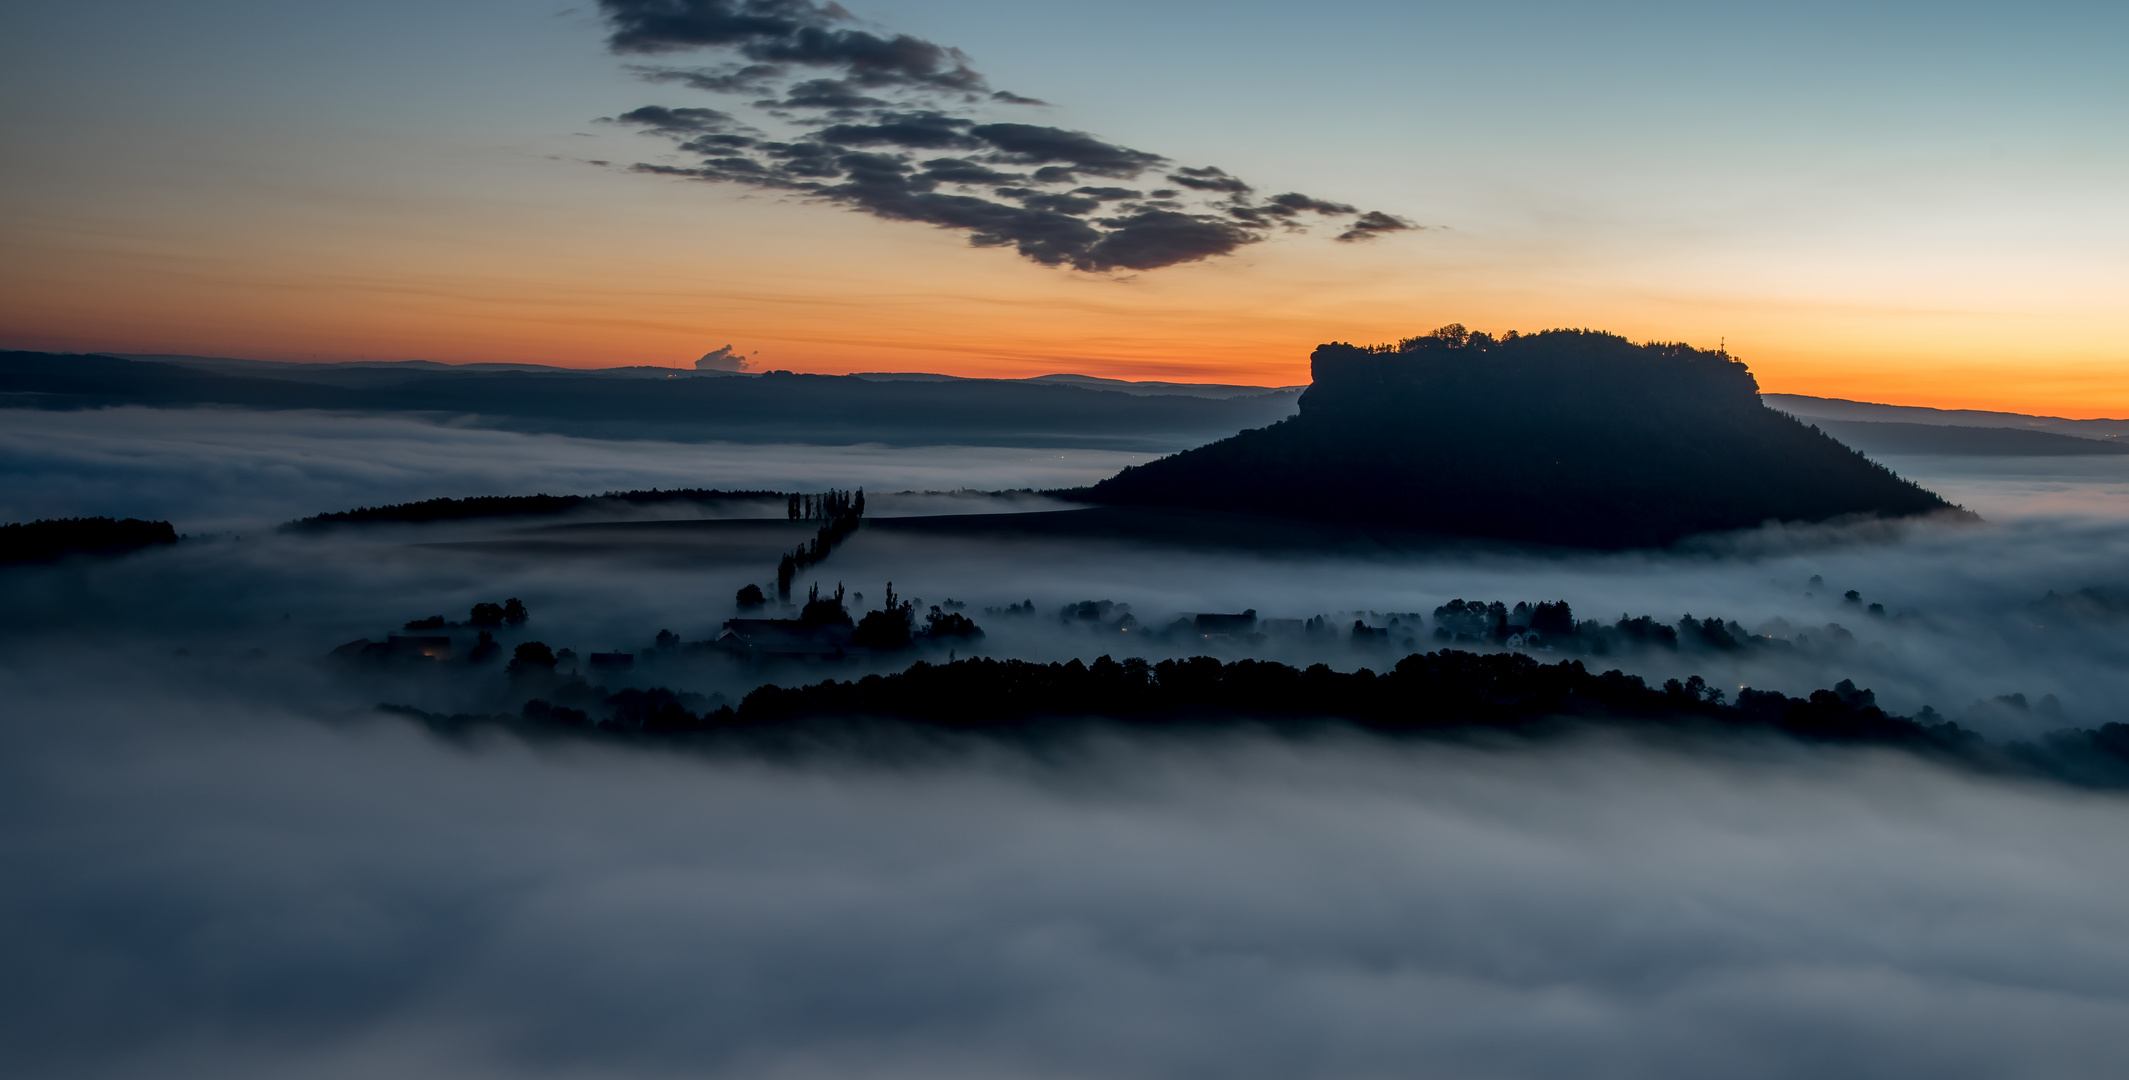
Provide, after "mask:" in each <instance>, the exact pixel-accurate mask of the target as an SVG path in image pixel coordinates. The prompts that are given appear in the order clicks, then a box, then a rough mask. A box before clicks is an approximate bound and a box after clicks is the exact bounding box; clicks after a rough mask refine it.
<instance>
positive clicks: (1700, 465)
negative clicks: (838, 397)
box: [1074, 326, 1957, 548]
mask: <svg viewBox="0 0 2129 1080" xmlns="http://www.w3.org/2000/svg"><path fill="white" fill-rule="evenodd" d="M1310 363H1311V367H1312V369H1313V371H1314V375H1315V381H1314V383H1313V385H1311V386H1310V388H1309V389H1308V391H1307V392H1306V393H1304V394H1302V396H1301V401H1300V413H1299V414H1298V415H1296V416H1294V417H1293V418H1291V419H1288V420H1284V421H1281V422H1279V423H1276V424H1273V425H1271V426H1269V427H1265V428H1259V429H1254V430H1249V431H1244V432H1242V433H1240V434H1238V435H1235V436H1232V437H1230V438H1227V439H1223V440H1220V441H1219V442H1216V443H1212V444H1211V445H1208V446H1202V447H1199V448H1197V449H1195V450H1187V451H1184V452H1182V453H1180V454H1175V455H1173V456H1170V457H1166V458H1162V459H1160V460H1158V461H1154V462H1149V463H1147V464H1145V465H1141V466H1137V467H1134V468H1129V469H1125V470H1124V471H1123V472H1121V473H1119V474H1117V475H1116V476H1114V477H1111V478H1110V479H1108V480H1105V481H1103V482H1101V483H1100V484H1097V485H1095V486H1094V487H1092V488H1090V489H1086V490H1084V491H1080V492H1076V493H1074V494H1075V496H1076V497H1080V498H1084V499H1086V500H1088V501H1091V502H1098V503H1109V504H1127V505H1157V506H1180V507H1191V508H1197V509H1208V510H1231V511H1243V512H1251V513H1260V514H1264V513H1269V514H1278V515H1284V516H1290V517H1300V518H1309V519H1314V520H1319V521H1331V522H1340V521H1345V522H1365V523H1380V524H1395V525H1403V526H1409V527H1416V528H1423V529H1431V530H1436V531H1439V532H1445V533H1455V534H1462V535H1469V536H1483V537H1492V538H1499V539H1507V540H1516V541H1527V542H1535V543H1544V544H1558V545H1567V546H1576V547H1591V548H1624V547H1642V546H1662V545H1667V544H1670V543H1672V542H1674V541H1676V540H1679V539H1681V538H1683V537H1686V536H1690V535H1694V534H1696V533H1705V532H1715V531H1721V530H1727V529H1737V528H1748V527H1752V526H1757V525H1759V524H1761V523H1763V522H1767V521H1792V522H1793V521H1807V522H1815V521H1825V520H1828V519H1832V518H1839V517H1844V516H1849V515H1873V516H1885V517H1899V516H1907V515H1916V514H1927V513H1933V512H1941V511H1953V510H1956V509H1957V508H1955V507H1953V506H1952V505H1951V504H1950V503H1948V502H1946V501H1945V500H1944V499H1942V498H1941V497H1939V496H1937V495H1936V494H1935V493H1933V492H1930V491H1927V490H1925V489H1923V488H1921V487H1920V486H1918V485H1916V484H1913V483H1911V482H1909V481H1906V480H1903V479H1901V478H1899V477H1898V476H1896V475H1894V474H1893V473H1892V472H1891V471H1889V470H1887V469H1886V468H1884V467H1883V466H1881V465H1878V464H1877V463H1875V462H1872V461H1871V460H1869V459H1868V458H1865V457H1864V456H1863V455H1862V454H1860V453H1857V452H1856V451H1854V450H1851V449H1849V448H1848V447H1846V446H1843V445H1842V444H1841V443H1839V442H1837V441H1835V440H1834V439H1833V438H1832V437H1831V436H1829V435H1827V434H1825V433H1824V432H1821V431H1819V430H1818V429H1816V428H1813V427H1809V426H1806V425H1805V424H1803V423H1802V422H1800V421H1798V420H1796V419H1795V418H1793V417H1791V416H1788V415H1786V414H1784V413H1780V412H1777V411H1775V410H1772V409H1769V408H1767V407H1765V406H1764V405H1762V404H1761V402H1760V398H1759V387H1758V384H1757V383H1756V382H1755V381H1754V380H1753V378H1752V374H1751V372H1750V371H1749V370H1747V369H1746V367H1745V365H1744V364H1743V363H1740V362H1739V361H1737V360H1736V359H1734V358H1732V357H1731V356H1729V355H1728V354H1727V353H1724V352H1719V351H1712V350H1705V349H1695V348H1693V347H1691V346H1688V345H1683V344H1672V343H1662V342H1650V343H1646V344H1635V343H1634V342H1631V341H1628V340H1627V339H1626V338H1623V337H1620V336H1619V335H1616V334H1609V333H1602V332H1598V331H1591V330H1548V331H1544V332H1542V333H1536V334H1527V335H1520V334H1513V333H1511V334H1508V335H1506V336H1505V337H1502V338H1498V339H1496V338H1494V337H1492V336H1490V335H1487V334H1482V333H1470V332H1467V331H1466V330H1465V329H1464V328H1463V327H1461V326H1448V327H1443V328H1442V329H1440V330H1436V331H1434V332H1433V333H1431V334H1425V335H1421V336H1419V337H1415V338H1409V339H1407V340H1405V341H1403V342H1400V343H1398V344H1396V345H1386V346H1374V347H1360V346H1354V345H1349V344H1343V343H1332V344H1326V345H1322V346H1318V347H1317V349H1316V351H1315V354H1314V355H1313V356H1312V357H1311V359H1310Z"/></svg>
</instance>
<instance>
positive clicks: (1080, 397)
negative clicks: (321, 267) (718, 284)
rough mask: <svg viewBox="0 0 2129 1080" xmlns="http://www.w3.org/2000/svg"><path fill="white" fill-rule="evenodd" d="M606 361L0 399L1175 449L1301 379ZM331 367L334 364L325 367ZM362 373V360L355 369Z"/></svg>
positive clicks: (107, 363)
mask: <svg viewBox="0 0 2129 1080" xmlns="http://www.w3.org/2000/svg"><path fill="white" fill-rule="evenodd" d="M644 370H645V369H634V370H633V371H632V372H630V373H629V377H621V376H618V375H616V374H614V373H611V372H604V371H576V370H570V369H563V368H552V369H547V370H537V371H526V370H509V371H495V370H470V369H467V368H426V367H424V368H417V367H407V368H405V369H401V370H394V371H391V372H387V373H380V374H379V375H378V377H380V378H382V377H386V376H388V377H389V378H390V381H389V382H359V383H353V384H343V383H341V382H324V381H320V374H321V373H318V372H313V371H310V370H308V366H307V365H302V364H267V363H259V364H253V365H249V366H245V367H242V368H235V369H228V370H206V369H203V368H200V367H197V366H187V365H181V364H175V363H162V362H155V361H147V360H128V359H124V358H120V357H114V356H99V355H79V356H77V355H62V354H54V353H31V352H4V351H0V406H4V407H14V408H38V409H82V408H103V407H108V406H113V405H154V406H170V405H200V404H218V405H237V406H243V407H245V408H254V409H334V410H353V411H366V412H421V413H444V414H451V415H472V416H478V417H480V418H481V419H482V421H483V422H484V423H488V424H493V425H494V426H497V427H502V428H506V429H509V430H514V431H533V432H554V433H561V434H569V435H580V436H587V437H593V438H619V439H675V440H681V441H691V440H704V439H714V440H720V441H734V442H790V441H797V442H812V443H826V444H846V443H864V442H884V443H889V444H892V445H936V444H940V443H942V442H944V443H955V444H961V445H969V446H1072V447H1087V448H1104V449H1129V450H1167V449H1172V448H1174V447H1176V446H1189V445H1192V444H1194V443H1197V442H1201V441H1204V440H1207V439H1213V438H1218V437H1219V436H1221V435H1225V434H1228V433H1229V432H1233V431H1236V430H1238V429H1241V428H1246V427H1251V426H1254V425H1258V424H1264V423H1268V422H1270V421H1272V420H1276V419H1279V418H1280V417H1283V416H1286V415H1288V414H1289V413H1291V412H1292V411H1293V402H1294V397H1295V395H1294V393H1293V392H1292V391H1291V390H1267V391H1265V392H1263V393H1258V394H1242V395H1237V396H1233V397H1227V398H1208V397H1194V396H1187V395H1181V394H1145V393H1137V394H1131V393H1120V392H1117V391H1113V390H1107V389H1102V388H1099V387H1098V386H1084V385H1074V384H1069V383H1057V382H1036V381H1023V380H1010V379H952V380H948V381H941V382H934V381H886V380H878V379H866V378H860V377H858V376H854V375H804V374H793V373H791V372H788V371H771V372H766V373H763V374H761V375H759V376H755V375H711V374H709V373H700V372H692V371H678V370H675V371H671V372H668V373H667V374H666V376H665V377H662V378H651V377H643V375H644ZM326 374H331V373H326ZM338 374H339V375H340V376H343V377H346V378H349V379H352V378H353V377H354V376H355V375H358V374H361V372H359V371H343V372H339V373H338Z"/></svg>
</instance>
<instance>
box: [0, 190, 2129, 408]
mask: <svg viewBox="0 0 2129 1080" xmlns="http://www.w3.org/2000/svg"><path fill="white" fill-rule="evenodd" d="M611 179H612V178H611V177H609V176H606V175H605V174H601V173H597V172H593V171H581V172H569V173H558V174H556V175H555V176H554V177H548V178H547V180H548V182H550V183H552V184H553V185H554V186H555V187H556V189H557V190H555V191H552V192H547V193H545V194H546V196H547V197H548V199H549V201H551V202H553V203H554V204H556V205H557V206H561V207H567V208H570V209H571V210H574V209H575V208H579V207H582V206H586V205H598V206H600V207H601V211H600V213H599V214H596V215H587V214H581V213H574V214H573V213H553V214H545V215H543V214H540V213H536V212H535V211H538V210H540V209H541V207H540V205H538V200H534V205H531V206H529V207H528V206H525V205H512V206H496V205H492V204H488V203H480V204H473V205H467V204H460V203H452V202H448V201H446V202H440V203H438V204H436V205H433V206H430V205H428V204H425V203H412V204H409V205H408V206H404V207H399V208H397V209H396V212H397V213H398V214H399V215H400V218H399V219H398V220H396V221H395V224H394V226H393V227H392V229H391V230H390V231H389V232H385V231H380V230H371V229H363V230H349V229H347V228H345V227H343V226H342V225H340V224H338V223H310V224H308V225H305V224H304V223H302V222H298V223H297V224H296V225H290V224H288V223H287V222H276V223H273V224H272V225H271V226H270V227H269V225H267V224H263V223H262V219H261V218H260V216H259V215H256V214H254V213H253V212H252V211H251V209H250V208H249V206H248V205H237V204H232V205H230V206H228V207H223V208H220V212H208V210H212V209H214V208H213V207H209V208H208V209H206V210H198V211H197V212H195V213H191V214H188V215H170V214H164V215H160V216H143V217H140V218H138V219H130V220H129V219H126V218H124V217H122V216H118V215H114V216H113V217H112V219H111V220H109V221H102V222H96V223H90V224H83V223H78V222H77V223H64V224H52V223H49V222H44V223H39V224H37V225H35V226H33V227H32V226H26V225H24V224H23V223H22V221H20V220H18V221H17V222H15V223H14V224H13V225H12V226H11V227H8V228H5V229H0V243H4V244H6V245H7V247H8V248H9V250H10V251H11V255H12V257H11V258H10V259H8V260H6V261H5V262H0V297H5V298H6V299H4V300H0V346H6V347H13V348H29V349H46V350H59V351H104V352H129V353H177V354H192V355H204V356H233V357H246V358H254V359H269V360H287V361H332V360H338V361H346V360H360V359H370V360H387V359H389V360H410V359H412V360H432V361H440V362H444V363H476V362H520V363H538V364H553V365H558V366H566V367H583V368H598V367H613V366H622V365H650V366H658V367H671V368H676V369H686V368H689V367H691V366H692V364H693V361H694V359H695V358H696V357H698V356H701V355H702V354H704V353H706V352H709V351H711V350H713V349H716V348H718V347H720V346H723V345H726V344H730V345H732V346H733V347H734V349H735V350H736V351H738V352H740V353H743V354H748V355H749V356H751V357H753V358H754V360H755V365H756V367H757V368H758V369H788V370H792V371H802V372H815V373H823V374H844V373H848V372H855V371H911V372H914V371H923V372H936V373H940V374H947V375H962V376H973V377H1003V378H1024V377H1029V376H1036V375H1046V374H1053V373H1067V372H1069V373H1076V374H1083V375H1092V376H1098V377H1103V378H1119V379H1140V380H1161V381H1179V382H1220V383H1242V384H1254V385H1265V386H1281V385H1293V384H1299V383H1305V382H1307V381H1308V357H1309V353H1310V352H1311V350H1312V349H1313V348H1314V347H1315V346H1316V345H1317V344H1318V343H1321V342H1325V341H1350V342H1356V343H1374V342H1383V341H1395V340H1397V339H1399V338H1403V337H1407V336H1410V335H1412V334H1416V333H1423V332H1425V331H1427V330H1430V329H1432V328H1434V327H1436V326H1440V325H1443V324H1445V323H1449V322H1461V323H1464V324H1465V325H1467V326H1470V327H1472V328H1474V329H1485V330H1488V331H1491V332H1495V333H1500V332H1504V331H1506V330H1508V329H1511V328H1512V329H1517V330H1522V331H1531V330H1537V329H1543V328H1546V327H1553V326H1579V327H1591V328H1600V329H1607V330H1611V331H1613V332H1616V333H1620V334H1624V335H1625V336H1627V337H1629V338H1632V339H1634V340H1637V341H1645V340H1652V339H1654V340H1666V341H1675V340H1683V341H1689V342H1692V343H1694V344H1696V345H1699V346H1701V347H1712V346H1714V345H1715V344H1716V342H1717V341H1718V340H1723V339H1727V344H1728V347H1729V349H1730V351H1731V352H1732V353H1733V354H1734V355H1737V356H1739V357H1740V358H1741V359H1743V360H1744V361H1745V362H1746V363H1747V364H1749V365H1750V366H1751V367H1752V369H1753V372H1754V374H1755V375H1756V376H1757V377H1758V379H1759V382H1760V385H1761V388H1762V389H1763V390H1766V391H1768V392H1777V393H1792V394H1807V395H1813V396H1820V397H1838V398H1848V399H1854V400H1863V401H1874V402H1882V403H1887V404H1903V405H1924V406H1931V407H1938V408H1970V409H1988V410H1998V411H2006V412H2023V413H2038V414H2045V415H2054V416H2065V417H2073V418H2081V419H2083V418H2100V417H2107V418H2113V417H2123V416H2129V363H2124V362H2123V361H2124V360H2125V359H2129V357H2125V356H2124V353H2125V352H2129V350H2125V349H2124V348H2123V347H2122V346H2121V345H2119V344H2117V342H2119V341H2120V335H2119V333H2118V332H2117V329H2118V328H2117V325H2116V324H2117V322H2118V320H2117V319H2116V318H2115V317H2114V312H2115V309H2116V308H2119V307H2120V306H2121V304H2120V301H2119V300H2109V299H2106V298H2104V297H2101V298H2098V299H2095V298H2094V297H2093V296H2091V295H2069V296H2068V298H2067V299H2064V300H2062V301H2061V302H2060V304H2061V310H2054V309H2049V308H2048V307H2047V306H2046V304H2047V303H2049V302H2050V301H2049V300H2048V298H2047V296H2045V295H2042V292H2041V291H2037V290H2036V291H2032V295H2022V296H2018V297H2013V298H2011V300H2009V301H2003V302H2002V303H2004V304H2011V303H2012V302H2013V301H2015V304H2016V305H2017V306H2004V307H2002V308H2001V309H1994V308H1990V307H1988V306H1986V305H1985V304H1984V303H1983V302H1982V301H1981V300H1976V301H1974V303H1973V305H1972V306H1971V307H1970V308H1968V309H1965V310H1961V309H1959V308H1957V307H1955V306H1951V301H1955V300H1957V299H1958V298H1957V297H1952V298H1950V300H1945V301H1942V302H1939V303H1937V305H1936V306H1935V307H1923V306H1922V305H1921V303H1920V301H1919V300H1918V299H1916V295H1914V294H1916V292H1917V290H1919V289H1920V288H1921V286H1919V285H1914V284H1909V285H1907V286H1905V288H1906V289H1907V293H1904V294H1903V293H1899V292H1892V291H1887V290H1886V289H1884V288H1881V287H1874V286H1872V285H1871V284H1870V283H1869V282H1867V281H1862V280H1857V281H1848V282H1841V281H1835V282H1825V281H1821V280H1819V279H1816V278H1813V277H1812V273H1813V267H1812V266H1811V265H1810V264H1808V263H1800V264H1794V265H1791V264H1788V263H1782V262H1779V261H1775V260H1768V261H1763V262H1757V263H1753V264H1751V265H1750V266H1748V267H1744V268H1731V267H1725V266H1720V265H1713V264H1710V265H1708V266H1701V265H1697V264H1694V263H1692V262H1691V261H1690V259H1689V257H1687V256H1679V255H1676V254H1671V253H1659V254H1658V255H1640V256H1634V255H1633V254H1632V253H1628V255H1627V256H1621V257H1619V258H1617V259H1612V258H1610V257H1608V256H1606V257H1599V256H1598V255H1585V256H1582V257H1580V258H1579V260H1568V259H1562V258H1549V259H1548V258H1541V257H1538V256H1533V255H1529V254H1528V253H1519V252H1518V251H1517V250H1515V249H1514V245H1513V244H1512V243H1509V242H1508V241H1506V240H1503V239H1501V238H1497V237H1486V236H1480V235H1475V234H1473V233H1471V232H1459V231H1449V230H1437V231H1429V232H1423V233H1418V234H1413V235H1407V236H1399V237H1393V238H1389V239H1385V240H1380V241H1375V242H1373V243H1370V244H1363V245H1338V244H1333V243H1331V242H1329V241H1328V240H1326V239H1324V238H1322V237H1320V236H1303V237H1283V236H1282V237H1277V238H1274V239H1273V240H1270V241H1268V242H1266V243H1263V244H1260V245H1256V246H1254V247H1252V248H1249V249H1245V250H1244V251H1243V252H1241V253H1239V254H1237V255H1235V256H1233V257H1230V258H1226V259H1220V260H1214V261H1210V262H1204V263H1196V264H1189V265H1184V266H1177V267H1172V268H1169V269H1166V270H1162V271H1158V272H1154V273H1148V274H1142V275H1136V276H1132V277H1127V278H1121V279H1112V278H1105V277H1100V276H1095V275H1086V274H1077V273H1073V272H1069V271H1060V270H1054V269H1049V268H1044V267H1040V266H1035V265H1033V264H1030V263H1028V262H1026V261H1025V260H1022V259H1020V258H1018V257H1016V256H1014V255H1013V254H1012V253H1011V252H1009V251H1003V250H995V249H993V250H970V249H969V247H968V246H967V245H966V243H965V242H964V238H963V237H961V236H959V235H957V234H953V233H948V232H943V231H938V230H929V229H923V228H919V227H914V226H910V225H908V224H906V223H900V222H887V221H880V220H877V219H871V218H866V217H863V216H860V215H854V214H847V213H836V212H832V211H827V210H824V209H822V208H820V207H816V206H809V205H803V204H798V203H789V202H779V201H775V200H772V199H729V198H706V197H704V192H703V190H702V189H701V188H700V186H699V185H697V186H690V185H685V184H671V185H661V184H655V183H653V184H646V185H639V186H634V187H631V188H630V189H629V193H630V196H631V197H630V198H629V199H627V200H623V201H619V202H612V201H607V202H603V203H602V202H600V199H601V198H603V197H605V196H607V195H608V194H610V192H611V190H612V189H611V188H609V187H606V186H605V185H606V184H607V182H608V181H609V180H611ZM592 189H596V191H595V192H594V191H592ZM675 222H680V223H682V225H680V226H676V224H675ZM528 223H530V224H528ZM1630 256H1631V257H1630ZM1681 259H1684V260H1687V261H1684V262H1681V261H1680V260H1681ZM1703 278H1705V279H1707V281H1706V282H1703V281H1702V280H1701V279H1703ZM1798 282H1809V283H1811V286H1812V288H1813V289H1817V290H1819V294H1816V295H1814V294H1810V293H1808V292H1807V291H1806V290H1804V288H1803V286H1801V285H1798V284H1797V283H1798ZM1718 286H1719V288H1718ZM1874 288H1875V291H1873V289H1874ZM1946 288H1949V286H1946ZM1973 288H1974V289H1979V288H1980V286H1978V285H1977V286H1974V287H1973ZM1970 291H1971V290H1970ZM2086 292H2087V293H2089V292H2090V289H2087V290H2086ZM1977 295H1978V294H1977ZM2066 295H2067V294H2066Z"/></svg>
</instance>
